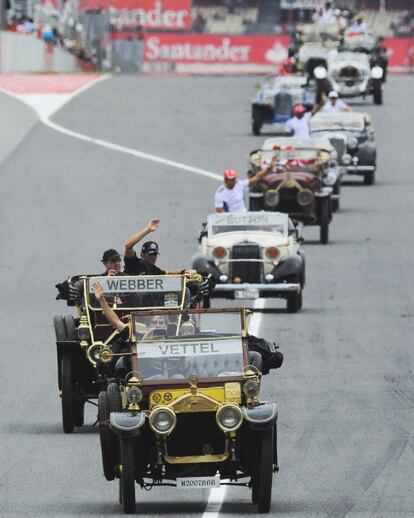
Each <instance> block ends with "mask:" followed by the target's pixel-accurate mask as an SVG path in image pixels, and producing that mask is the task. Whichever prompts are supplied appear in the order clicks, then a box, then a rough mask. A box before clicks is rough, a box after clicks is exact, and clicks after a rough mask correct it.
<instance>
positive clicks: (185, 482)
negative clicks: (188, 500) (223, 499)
mask: <svg viewBox="0 0 414 518" xmlns="http://www.w3.org/2000/svg"><path fill="white" fill-rule="evenodd" d="M176 482H177V487H178V488H179V489H203V488H206V489H210V488H212V487H220V476H219V475H215V476H213V477H181V478H180V477H179V478H177V480H176Z"/></svg>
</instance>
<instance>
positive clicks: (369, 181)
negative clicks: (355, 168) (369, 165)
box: [364, 171, 375, 185]
mask: <svg viewBox="0 0 414 518" xmlns="http://www.w3.org/2000/svg"><path fill="white" fill-rule="evenodd" d="M374 183H375V171H373V172H372V173H366V174H364V185H373V184H374Z"/></svg>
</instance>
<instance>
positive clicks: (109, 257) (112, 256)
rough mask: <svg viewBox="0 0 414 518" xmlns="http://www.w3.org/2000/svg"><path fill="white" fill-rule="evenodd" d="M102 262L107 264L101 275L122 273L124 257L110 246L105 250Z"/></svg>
mask: <svg viewBox="0 0 414 518" xmlns="http://www.w3.org/2000/svg"><path fill="white" fill-rule="evenodd" d="M102 263H103V265H104V266H105V271H104V273H102V274H101V275H102V276H104V275H119V274H120V273H121V264H122V257H121V255H120V254H119V253H118V252H117V251H116V250H114V249H113V248H110V249H109V250H105V252H104V253H103V255H102Z"/></svg>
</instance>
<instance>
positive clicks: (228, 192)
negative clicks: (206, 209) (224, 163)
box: [214, 167, 269, 212]
mask: <svg viewBox="0 0 414 518" xmlns="http://www.w3.org/2000/svg"><path fill="white" fill-rule="evenodd" d="M268 170H269V167H265V168H264V169H261V170H260V171H259V172H258V173H256V174H255V175H254V176H252V177H251V178H249V179H246V180H238V179H237V173H236V171H234V170H233V169H226V170H225V171H224V174H223V177H224V184H223V185H221V186H220V187H219V188H218V189H217V191H216V194H215V195H214V207H215V209H216V212H247V208H246V204H245V202H244V189H245V188H246V187H247V186H249V185H254V184H255V183H257V182H260V180H261V179H262V178H263V176H264V175H265V174H266V173H267V171H268Z"/></svg>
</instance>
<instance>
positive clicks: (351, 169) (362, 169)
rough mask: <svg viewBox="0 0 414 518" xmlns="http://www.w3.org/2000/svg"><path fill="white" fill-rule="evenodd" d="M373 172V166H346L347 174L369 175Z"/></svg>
mask: <svg viewBox="0 0 414 518" xmlns="http://www.w3.org/2000/svg"><path fill="white" fill-rule="evenodd" d="M374 171H375V166H374V165H348V166H347V168H346V173H347V174H370V173H373V172H374Z"/></svg>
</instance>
